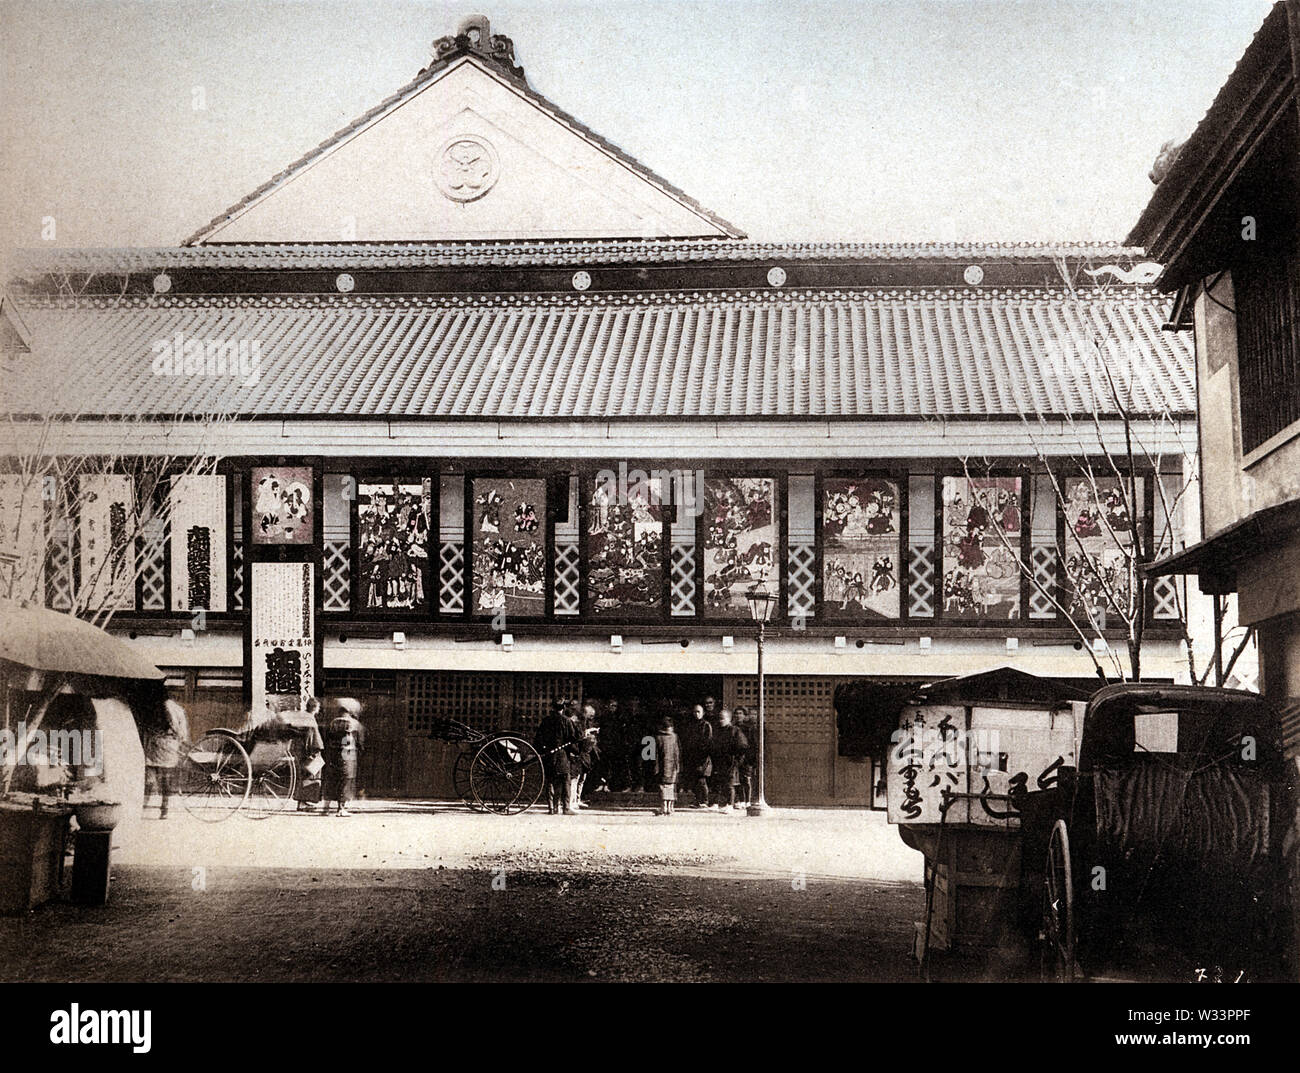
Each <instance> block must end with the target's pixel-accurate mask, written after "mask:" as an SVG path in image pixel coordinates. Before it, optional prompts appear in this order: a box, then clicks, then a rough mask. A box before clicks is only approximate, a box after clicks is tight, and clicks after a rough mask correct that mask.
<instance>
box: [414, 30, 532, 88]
mask: <svg viewBox="0 0 1300 1073" xmlns="http://www.w3.org/2000/svg"><path fill="white" fill-rule="evenodd" d="M466 53H470V54H473V55H475V56H478V57H480V58H481V59H485V60H487V61H488V62H489V63H491V64H492V65H493V66H495V67H496V68H498V69H499V70H501V71H504V72H505V73H506V74H508V75H509V76H510V77H511V78H517V79H518V80H519V81H520V82H524V81H526V79H525V78H524V69H523V68H522V67H520V66H519V65H518V64H517V63H515V43H514V42H513V41H511V40H510V38H508V37H506V36H505V34H494V33H493V32H492V25H491V23H489V22H488V18H487V16H486V15H470V16H468V17H467V18H464V19H462V20H461V23H460V25H459V26H458V27H456V32H455V33H454V34H452V35H451V36H450V37H440V38H438V40H436V41H435V42H434V43H433V60H434V63H439V62H441V61H443V60H447V59H451V58H452V57H454V56H459V55H462V54H466Z"/></svg>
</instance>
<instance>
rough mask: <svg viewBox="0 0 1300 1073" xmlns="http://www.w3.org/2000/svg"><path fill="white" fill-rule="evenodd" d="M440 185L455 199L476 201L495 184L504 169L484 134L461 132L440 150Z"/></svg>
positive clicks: (446, 194)
mask: <svg viewBox="0 0 1300 1073" xmlns="http://www.w3.org/2000/svg"><path fill="white" fill-rule="evenodd" d="M437 166H438V188H439V189H440V190H441V191H442V192H443V194H444V195H445V196H447V197H449V198H451V200H452V201H475V200H477V199H478V198H481V197H482V196H483V195H484V194H486V193H487V192H488V191H489V190H491V189H492V187H493V186H495V185H496V181H497V177H498V176H499V175H500V172H501V163H500V161H499V160H498V158H497V151H496V150H495V149H493V148H492V145H491V144H490V143H489V142H488V141H486V140H485V139H483V138H480V137H478V136H477V135H474V134H462V135H461V136H460V137H457V138H452V139H451V141H449V142H447V144H446V145H444V146H443V147H442V149H441V150H440V151H439V153H438V165H437Z"/></svg>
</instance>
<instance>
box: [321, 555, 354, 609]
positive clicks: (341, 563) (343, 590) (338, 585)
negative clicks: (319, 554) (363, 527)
mask: <svg viewBox="0 0 1300 1073" xmlns="http://www.w3.org/2000/svg"><path fill="white" fill-rule="evenodd" d="M323 584H324V597H323V599H322V601H321V610H322V611H346V610H348V608H349V607H351V605H352V559H351V548H349V547H348V544H347V542H346V541H342V540H327V541H325V576H324V579H323Z"/></svg>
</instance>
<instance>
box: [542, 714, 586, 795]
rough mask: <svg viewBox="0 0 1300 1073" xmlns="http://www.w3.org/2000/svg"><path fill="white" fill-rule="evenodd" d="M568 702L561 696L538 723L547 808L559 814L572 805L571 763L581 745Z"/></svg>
mask: <svg viewBox="0 0 1300 1073" xmlns="http://www.w3.org/2000/svg"><path fill="white" fill-rule="evenodd" d="M566 707H567V705H566V702H565V701H562V700H559V701H556V702H555V706H554V707H553V708H552V709H551V714H550V715H548V716H546V718H545V719H543V720H542V721H541V722H540V723H538V725H537V751H538V752H540V753H541V754H542V767H543V769H544V771H545V773H546V810H547V812H549V813H551V814H552V815H555V814H556V813H558V812H559V811H560V810H561V808H563V810H564V812H566V813H571V812H572V811H573V810H572V809H571V808H569V790H568V784H569V767H570V764H571V763H572V760H573V758H572V756H571V755H570V753H571V751H572V750H573V749H574V747H575V746H576V745H577V741H578V735H577V733H576V731H575V730H574V727H573V723H572V721H571V720H570V719H569V718H568V716H567V714H566Z"/></svg>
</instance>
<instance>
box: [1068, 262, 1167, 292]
mask: <svg viewBox="0 0 1300 1073" xmlns="http://www.w3.org/2000/svg"><path fill="white" fill-rule="evenodd" d="M1083 274H1084V275H1085V276H1091V277H1092V278H1093V279H1096V278H1097V277H1098V276H1102V275H1106V274H1109V275H1111V276H1113V277H1114V278H1115V279H1116V280H1117V281H1118V282H1120V283H1127V284H1129V285H1130V286H1137V287H1145V286H1149V285H1150V284H1152V283H1154V282H1155V281H1156V280H1157V279H1159V278H1160V266H1159V265H1158V264H1156V263H1155V262H1154V261H1143V262H1142V263H1141V264H1137V265H1134V266H1133V267H1132V268H1131V269H1129V270H1128V271H1127V272H1126V271H1124V269H1122V268H1120V267H1119V265H1102V266H1101V267H1100V268H1085V269H1084V270H1083Z"/></svg>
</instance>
